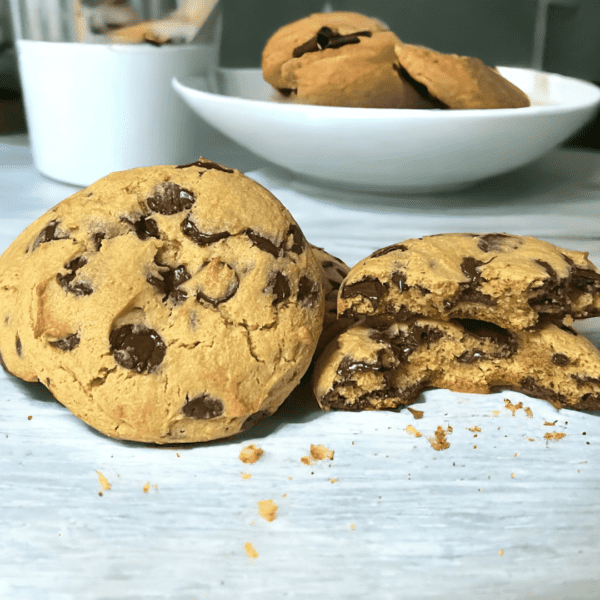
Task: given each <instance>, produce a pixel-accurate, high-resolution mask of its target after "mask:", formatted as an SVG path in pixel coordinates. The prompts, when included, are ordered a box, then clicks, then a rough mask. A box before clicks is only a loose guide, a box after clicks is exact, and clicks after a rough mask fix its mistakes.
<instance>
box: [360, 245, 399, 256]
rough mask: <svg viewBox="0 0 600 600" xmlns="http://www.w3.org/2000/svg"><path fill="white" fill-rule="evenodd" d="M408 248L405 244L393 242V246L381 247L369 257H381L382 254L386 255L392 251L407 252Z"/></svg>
mask: <svg viewBox="0 0 600 600" xmlns="http://www.w3.org/2000/svg"><path fill="white" fill-rule="evenodd" d="M407 250H408V248H407V247H406V246H405V245H404V244H392V245H391V246H386V247H385V248H381V250H376V251H375V252H373V253H372V254H371V256H370V257H369V258H379V257H380V256H385V255H386V254H389V253H390V252H396V251H400V252H406V251H407Z"/></svg>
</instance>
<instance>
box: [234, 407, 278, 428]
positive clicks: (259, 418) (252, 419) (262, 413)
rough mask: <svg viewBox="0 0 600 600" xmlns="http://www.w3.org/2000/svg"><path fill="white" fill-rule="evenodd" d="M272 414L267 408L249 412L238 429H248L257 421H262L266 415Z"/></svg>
mask: <svg viewBox="0 0 600 600" xmlns="http://www.w3.org/2000/svg"><path fill="white" fill-rule="evenodd" d="M272 414H273V413H272V412H269V411H268V410H259V411H258V412H255V413H253V414H251V415H250V416H249V417H248V418H247V419H246V420H245V421H244V422H243V424H242V426H241V427H240V431H246V430H247V429H250V427H253V426H254V425H256V424H257V423H258V422H259V421H262V420H263V419H266V418H267V417H270V416H271V415H272Z"/></svg>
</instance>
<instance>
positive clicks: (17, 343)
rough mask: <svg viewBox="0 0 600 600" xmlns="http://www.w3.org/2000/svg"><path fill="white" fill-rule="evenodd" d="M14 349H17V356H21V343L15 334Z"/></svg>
mask: <svg viewBox="0 0 600 600" xmlns="http://www.w3.org/2000/svg"><path fill="white" fill-rule="evenodd" d="M15 350H16V351H17V356H18V357H19V358H21V357H22V356H23V345H22V344H21V338H20V337H19V336H17V339H16V340H15Z"/></svg>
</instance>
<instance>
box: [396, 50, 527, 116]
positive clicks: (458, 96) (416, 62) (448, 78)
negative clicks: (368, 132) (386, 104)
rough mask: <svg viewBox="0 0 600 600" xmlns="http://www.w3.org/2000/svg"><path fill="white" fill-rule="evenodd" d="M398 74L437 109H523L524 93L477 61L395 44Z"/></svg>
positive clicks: (495, 71) (525, 96)
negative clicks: (411, 83) (436, 105)
mask: <svg viewBox="0 0 600 600" xmlns="http://www.w3.org/2000/svg"><path fill="white" fill-rule="evenodd" d="M396 56H397V57H398V61H399V63H400V66H401V72H402V74H403V75H404V77H406V78H407V79H409V80H410V81H412V82H413V83H414V84H415V86H416V87H417V89H419V90H420V92H421V93H422V94H423V95H424V96H426V97H428V98H429V99H430V100H431V101H432V102H436V101H437V102H438V103H440V104H441V108H454V109H474V108H523V107H526V106H529V105H530V102H529V98H528V97H527V94H525V92H523V91H522V90H520V89H519V88H518V87H517V86H516V85H514V84H512V83H511V82H510V81H508V79H506V78H505V77H503V76H502V75H500V73H499V72H498V71H497V70H496V69H493V68H491V67H488V66H487V65H486V64H485V63H484V62H482V61H481V60H480V59H478V58H473V57H471V56H459V55H458V54H444V53H442V52H436V51H435V50H431V49H430V48H425V47H424V46H416V45H414V44H404V43H402V42H399V43H398V44H396Z"/></svg>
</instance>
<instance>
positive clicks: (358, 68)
mask: <svg viewBox="0 0 600 600" xmlns="http://www.w3.org/2000/svg"><path fill="white" fill-rule="evenodd" d="M399 41H400V40H399V39H398V38H397V36H396V35H395V34H394V33H392V32H391V31H389V30H388V28H387V27H386V26H385V25H384V24H383V23H381V22H380V21H378V20H377V19H373V18H370V17H366V16H364V15H361V14H358V13H353V12H329V13H315V14H312V15H310V16H308V17H305V18H304V19H300V20H298V21H294V22H293V23H289V24H287V25H285V26H284V27H281V28H280V29H279V30H277V31H276V32H275V33H274V34H273V35H272V36H271V37H270V38H269V40H268V41H267V43H266V45H265V47H264V50H263V52H262V70H263V77H264V79H265V81H267V82H268V83H270V84H271V85H272V86H273V87H274V88H275V89H276V90H278V91H279V92H280V93H281V94H283V95H284V96H287V97H288V98H290V99H291V100H293V101H295V102H301V103H305V104H319V105H325V106H349V107H367V108H431V107H433V106H434V103H432V102H431V101H430V100H429V99H428V98H426V97H423V96H422V95H421V94H419V92H418V91H417V90H416V89H415V87H414V85H413V84H412V83H411V81H410V80H409V79H408V78H406V77H405V76H404V74H403V73H402V72H401V69H400V64H399V62H398V58H397V57H396V53H395V46H396V44H397V43H399Z"/></svg>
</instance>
